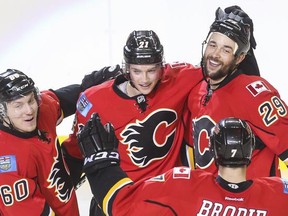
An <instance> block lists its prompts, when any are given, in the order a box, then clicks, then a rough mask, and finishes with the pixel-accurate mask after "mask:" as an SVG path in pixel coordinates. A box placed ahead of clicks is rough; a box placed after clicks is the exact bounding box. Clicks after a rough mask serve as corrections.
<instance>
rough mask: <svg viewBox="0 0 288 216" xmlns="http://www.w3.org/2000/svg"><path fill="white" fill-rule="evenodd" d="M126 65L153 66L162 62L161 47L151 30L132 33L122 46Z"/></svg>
mask: <svg viewBox="0 0 288 216" xmlns="http://www.w3.org/2000/svg"><path fill="white" fill-rule="evenodd" d="M124 61H125V63H126V64H154V63H162V62H163V46H162V44H161V43H160V40H159V38H158V36H157V34H156V33H155V32H154V31H152V30H141V31H133V32H132V33H130V35H129V37H128V39H127V41H126V45H125V46H124Z"/></svg>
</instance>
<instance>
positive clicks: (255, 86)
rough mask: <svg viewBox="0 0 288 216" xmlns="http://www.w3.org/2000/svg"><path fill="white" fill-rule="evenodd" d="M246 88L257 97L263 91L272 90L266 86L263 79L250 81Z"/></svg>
mask: <svg viewBox="0 0 288 216" xmlns="http://www.w3.org/2000/svg"><path fill="white" fill-rule="evenodd" d="M246 88H247V89H248V90H249V91H250V93H251V94H252V95H253V96H254V97H256V96H257V95H258V94H260V93H261V92H263V91H270V89H269V88H268V87H267V86H266V84H265V83H264V82H263V81H259V80H258V81H255V82H253V83H250V84H249V85H247V86H246Z"/></svg>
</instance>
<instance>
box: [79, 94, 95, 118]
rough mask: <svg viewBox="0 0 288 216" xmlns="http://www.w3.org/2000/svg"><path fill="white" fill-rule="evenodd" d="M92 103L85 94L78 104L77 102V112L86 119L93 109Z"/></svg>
mask: <svg viewBox="0 0 288 216" xmlns="http://www.w3.org/2000/svg"><path fill="white" fill-rule="evenodd" d="M92 106H93V105H92V103H91V102H90V101H89V100H88V98H87V97H86V95H85V94H84V93H83V94H82V95H81V96H80V98H79V100H78V102H77V110H78V112H79V113H80V114H81V115H83V116H84V117H86V115H87V113H88V112H89V110H90V109H91V108H92Z"/></svg>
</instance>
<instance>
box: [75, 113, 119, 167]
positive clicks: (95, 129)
mask: <svg viewBox="0 0 288 216" xmlns="http://www.w3.org/2000/svg"><path fill="white" fill-rule="evenodd" d="M77 138H78V145H79V146H80V149H81V152H82V154H83V157H84V165H83V170H84V172H85V173H92V172H94V171H96V170H99V169H102V168H105V167H108V166H112V165H117V164H119V161H120V157H119V153H118V151H117V147H118V139H117V138H116V136H115V133H114V128H113V126H112V125H111V123H107V124H106V125H105V126H103V125H102V123H101V120H100V117H99V115H98V114H97V113H93V114H92V116H91V118H90V119H89V121H88V122H87V123H86V124H85V126H84V127H83V128H82V129H81V130H80V131H79V133H78V134H77Z"/></svg>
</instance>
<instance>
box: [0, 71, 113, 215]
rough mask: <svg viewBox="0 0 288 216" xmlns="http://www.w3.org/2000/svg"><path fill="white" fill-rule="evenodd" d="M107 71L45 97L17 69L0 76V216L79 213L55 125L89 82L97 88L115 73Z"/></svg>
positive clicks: (70, 108) (30, 80)
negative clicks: (89, 80)
mask: <svg viewBox="0 0 288 216" xmlns="http://www.w3.org/2000/svg"><path fill="white" fill-rule="evenodd" d="M106 72H107V71H105V70H102V71H98V72H92V73H91V74H88V75H86V76H85V79H83V82H82V84H81V85H69V86H66V87H63V88H60V89H58V90H55V91H53V90H49V91H42V92H41V93H40V92H39V91H38V89H37V88H36V87H35V85H34V82H33V80H32V79H31V78H29V77H28V76H27V75H25V74H24V73H23V72H21V71H19V70H14V69H8V70H7V71H6V72H3V73H1V74H0V197H1V199H0V215H1V216H2V215H3V216H15V215H29V216H34V215H35V216H39V215H42V216H48V215H54V213H56V215H57V216H61V215H63V216H67V215H69V216H73V215H75V216H76V215H79V211H78V206H77V201H76V195H75V191H74V188H73V184H72V181H71V179H70V176H69V174H68V172H67V170H66V167H65V165H64V163H63V159H62V153H61V151H60V146H59V142H58V139H57V134H56V126H57V125H58V124H59V123H60V122H61V121H62V119H63V117H67V116H69V115H71V114H73V113H74V112H75V109H76V108H75V107H76V101H77V98H78V96H79V93H80V91H82V90H83V89H85V88H88V87H89V86H90V83H89V82H87V78H89V77H90V78H89V79H95V80H94V81H95V82H94V84H96V83H97V82H98V83H100V82H103V81H105V80H106V79H109V77H112V76H114V75H115V74H114V72H113V73H110V74H108V73H106ZM104 73H105V76H103V75H104ZM51 209H52V210H53V212H54V213H53V212H52V211H51Z"/></svg>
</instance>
